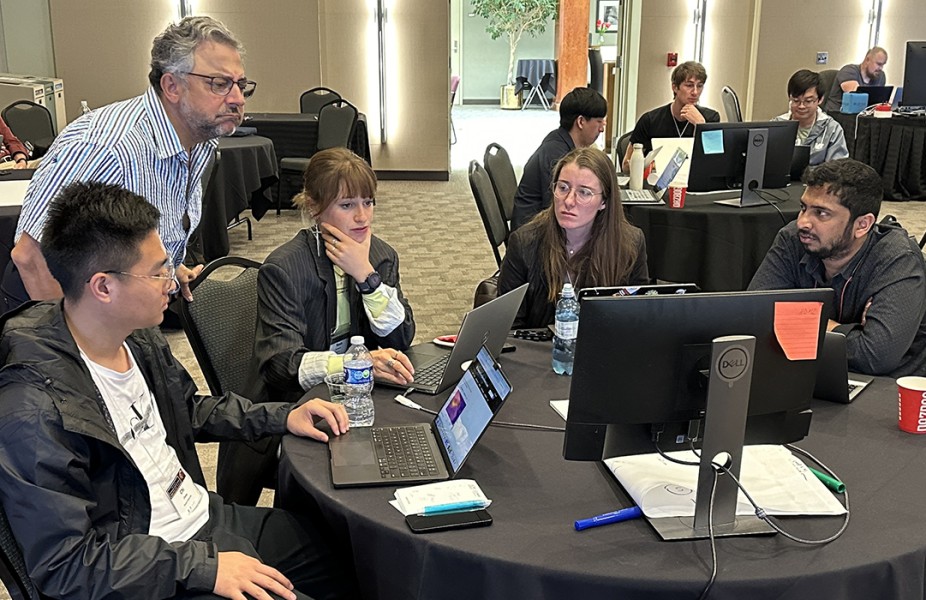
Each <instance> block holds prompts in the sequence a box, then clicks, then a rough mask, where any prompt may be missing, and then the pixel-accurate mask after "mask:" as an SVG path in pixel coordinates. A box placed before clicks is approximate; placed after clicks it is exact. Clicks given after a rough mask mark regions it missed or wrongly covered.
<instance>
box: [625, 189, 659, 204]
mask: <svg viewBox="0 0 926 600" xmlns="http://www.w3.org/2000/svg"><path fill="white" fill-rule="evenodd" d="M621 201H623V202H659V198H657V197H656V194H654V193H653V192H651V191H650V190H624V189H622V190H621Z"/></svg>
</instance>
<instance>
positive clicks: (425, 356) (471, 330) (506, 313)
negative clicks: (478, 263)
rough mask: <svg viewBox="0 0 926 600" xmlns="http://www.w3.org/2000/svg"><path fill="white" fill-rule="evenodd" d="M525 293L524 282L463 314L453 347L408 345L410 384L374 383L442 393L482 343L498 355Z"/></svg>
mask: <svg viewBox="0 0 926 600" xmlns="http://www.w3.org/2000/svg"><path fill="white" fill-rule="evenodd" d="M526 293H527V284H526V283H525V284H524V285H522V286H521V287H518V288H515V289H513V290H511V291H510V292H508V293H507V294H505V295H503V296H499V297H498V298H496V299H495V300H492V301H491V302H487V303H486V304H483V305H482V306H480V307H477V308H474V309H473V310H471V311H469V312H468V313H467V314H466V316H465V317H463V323H462V324H461V325H460V332H459V333H458V334H457V341H456V343H454V345H453V348H450V349H447V348H442V347H440V346H437V345H435V344H434V343H432V342H425V343H423V344H416V345H414V346H412V347H411V348H409V349H408V350H407V351H406V352H405V355H406V356H408V358H409V360H411V361H412V365H413V366H414V367H415V381H413V382H412V383H409V384H407V385H398V384H393V383H389V382H386V381H377V382H376V383H377V384H378V385H379V384H382V385H386V386H389V387H398V388H402V389H408V388H411V389H413V390H414V391H416V392H423V393H425V394H432V395H433V394H439V393H441V392H442V391H444V390H446V389H447V388H449V387H450V386H452V385H453V384H455V383H456V382H458V381H459V380H460V378H461V377H462V376H463V363H465V362H467V361H470V360H473V357H475V356H476V353H477V352H478V351H479V348H480V347H482V346H485V347H486V348H488V349H489V353H490V354H491V355H492V356H493V357H498V354H499V352H501V350H502V346H503V345H504V344H505V339H506V338H507V337H508V332H509V331H510V330H511V324H512V323H514V318H515V317H516V316H517V314H518V308H520V307H521V301H522V300H523V299H524V295H525V294H526Z"/></svg>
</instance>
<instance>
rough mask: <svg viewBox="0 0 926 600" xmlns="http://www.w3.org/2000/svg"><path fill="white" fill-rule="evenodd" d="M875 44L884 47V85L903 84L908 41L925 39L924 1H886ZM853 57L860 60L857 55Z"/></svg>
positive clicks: (925, 16)
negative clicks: (885, 51) (885, 74)
mask: <svg viewBox="0 0 926 600" xmlns="http://www.w3.org/2000/svg"><path fill="white" fill-rule="evenodd" d="M885 5H886V6H885V7H884V13H883V15H882V17H881V36H880V37H879V38H878V43H879V44H881V46H883V47H884V49H885V50H887V65H885V67H884V71H885V73H887V84H888V85H893V86H895V87H896V86H898V85H903V71H904V66H905V62H906V60H905V58H906V53H907V42H908V41H919V40H926V27H924V25H926V3H924V2H922V0H891V1H890V2H886V3H885ZM856 60H862V59H861V57H859V58H858V59H856Z"/></svg>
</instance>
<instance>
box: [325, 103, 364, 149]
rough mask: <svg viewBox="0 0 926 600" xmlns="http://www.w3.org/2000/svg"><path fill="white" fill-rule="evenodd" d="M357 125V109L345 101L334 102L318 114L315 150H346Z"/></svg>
mask: <svg viewBox="0 0 926 600" xmlns="http://www.w3.org/2000/svg"><path fill="white" fill-rule="evenodd" d="M356 125H357V108H356V107H355V106H354V105H353V104H351V103H350V102H348V101H347V100H334V101H333V102H329V103H328V104H326V105H324V106H323V107H321V110H320V111H319V112H318V145H317V146H316V150H327V149H328V148H347V147H348V144H349V143H350V139H351V136H353V135H354V127H355V126H356Z"/></svg>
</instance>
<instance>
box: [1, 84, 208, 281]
mask: <svg viewBox="0 0 926 600" xmlns="http://www.w3.org/2000/svg"><path fill="white" fill-rule="evenodd" d="M217 144H218V142H217V141H216V140H209V141H208V142H203V143H200V144H197V145H196V146H194V147H193V149H192V152H191V153H188V152H187V151H186V150H185V149H184V148H183V146H182V145H181V143H180V138H179V137H178V136H177V132H176V131H174V128H173V125H171V123H170V121H169V120H168V118H167V113H166V112H165V110H164V106H163V105H162V104H161V101H160V99H159V98H158V96H157V93H156V92H155V91H154V88H149V89H148V91H147V92H146V93H144V94H142V95H141V96H138V97H136V98H131V99H129V100H123V101H122V102H116V103H114V104H110V105H107V106H104V107H102V108H99V109H97V110H94V111H93V112H91V113H90V114H89V115H85V116H83V117H81V118H79V119H77V120H76V121H74V122H73V123H71V124H70V125H68V126H67V127H66V128H65V129H64V130H63V131H62V132H61V134H60V135H59V136H58V137H57V138H56V139H55V141H54V143H53V144H52V146H51V148H50V149H49V151H48V154H46V155H45V158H44V159H43V160H42V164H41V166H40V167H39V169H38V170H37V171H36V172H35V176H34V177H33V178H32V182H31V183H30V184H29V188H28V190H27V191H26V197H25V200H23V207H22V212H21V214H20V217H19V224H18V225H17V227H16V240H17V241H18V240H19V237H20V235H22V233H23V232H25V233H28V234H29V235H30V236H31V237H32V238H34V239H35V240H37V241H39V242H41V239H42V229H43V228H44V227H45V219H46V217H47V215H48V205H49V204H50V203H51V201H52V200H53V199H54V197H55V196H56V195H57V193H58V191H59V190H61V189H62V188H63V187H65V186H66V185H67V184H69V183H71V182H73V181H99V182H103V183H113V184H119V185H122V186H123V187H125V188H126V189H129V190H131V191H133V192H135V193H136V194H138V195H140V196H142V197H144V198H145V199H146V200H148V202H150V203H151V204H153V205H154V206H155V207H157V209H158V210H159V211H161V224H160V231H159V233H160V235H161V240H162V241H163V242H164V246H165V248H166V249H167V252H168V253H169V254H170V255H171V256H172V257H173V259H174V263H175V264H179V263H180V262H182V261H183V256H184V253H185V252H186V244H187V239H188V237H189V233H190V232H192V231H193V230H194V229H196V225H197V224H198V223H199V219H200V216H201V214H202V195H203V192H202V185H201V182H200V179H201V178H202V174H203V171H204V169H205V168H206V164H207V163H208V162H209V160H210V158H211V157H212V155H213V153H214V151H215V147H216V145H217ZM191 154H192V156H191ZM184 214H187V215H189V219H190V228H189V231H186V230H185V229H184V227H183V216H184Z"/></svg>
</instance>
